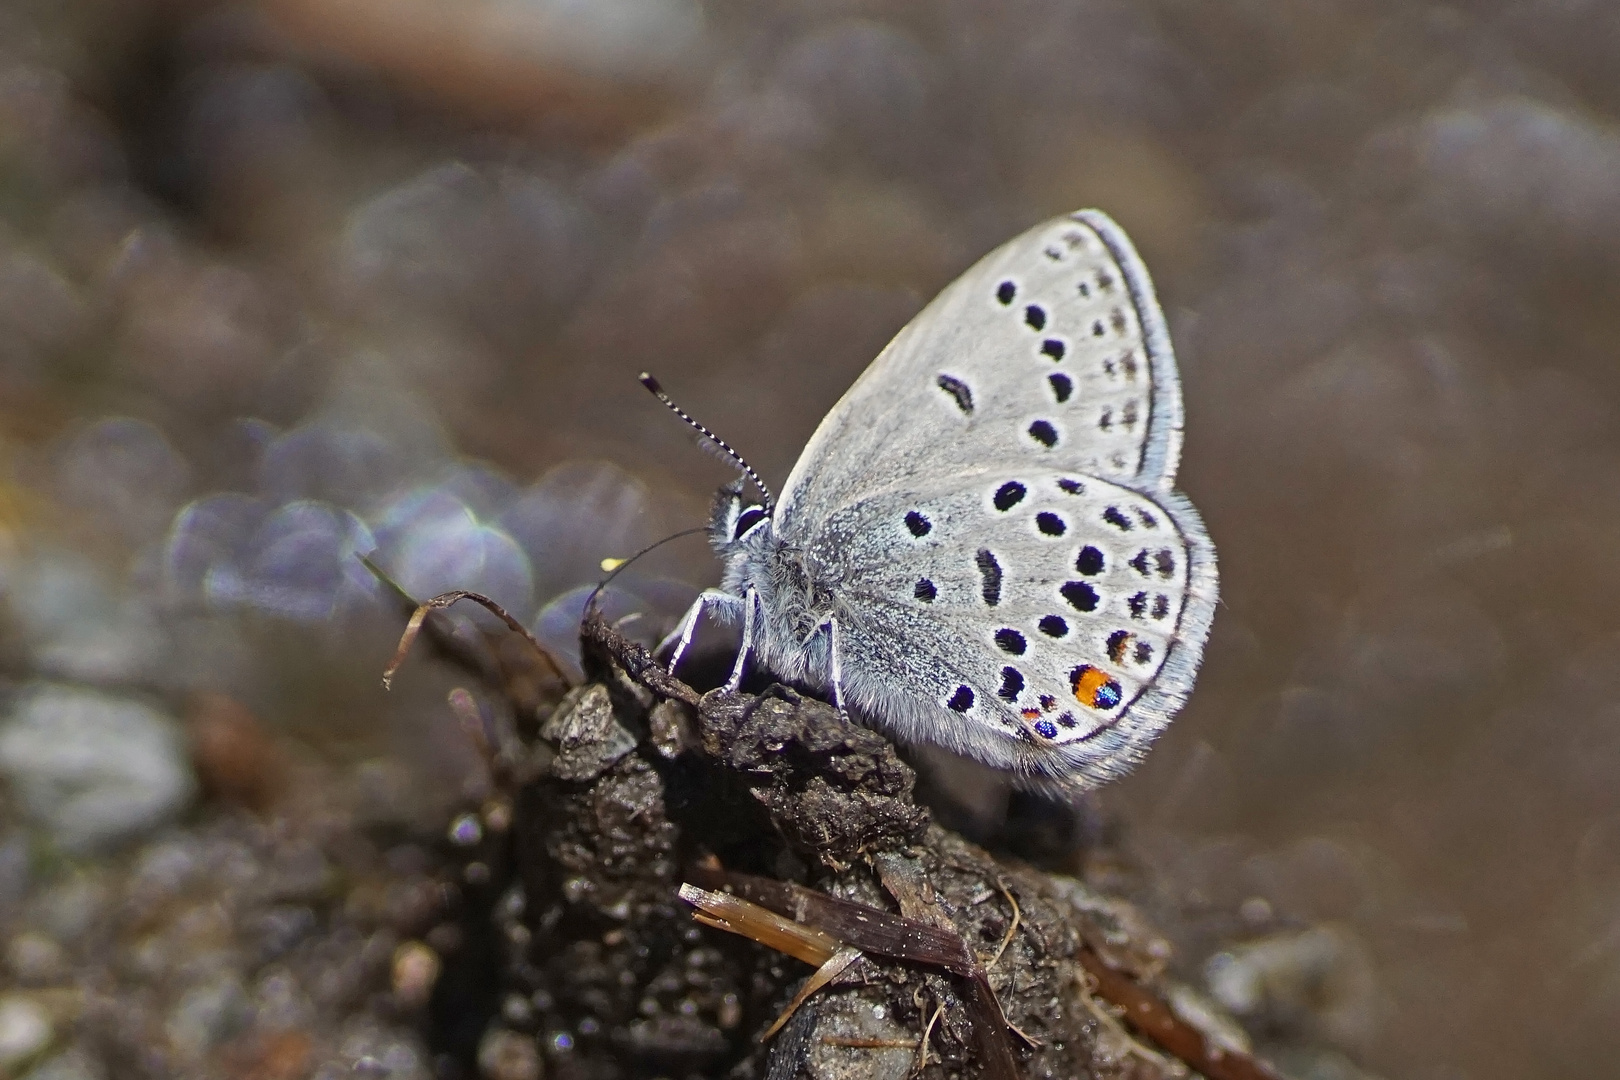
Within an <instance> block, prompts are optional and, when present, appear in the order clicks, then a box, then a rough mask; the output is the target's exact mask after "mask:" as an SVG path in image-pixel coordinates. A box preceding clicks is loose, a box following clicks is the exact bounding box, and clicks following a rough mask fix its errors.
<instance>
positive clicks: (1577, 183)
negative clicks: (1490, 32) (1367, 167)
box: [1409, 98, 1620, 259]
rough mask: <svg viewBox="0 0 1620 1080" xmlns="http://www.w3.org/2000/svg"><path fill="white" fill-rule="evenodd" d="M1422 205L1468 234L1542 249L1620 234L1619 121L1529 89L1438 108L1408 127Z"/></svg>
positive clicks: (1584, 244) (1582, 247) (1574, 251)
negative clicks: (1523, 94) (1531, 94)
mask: <svg viewBox="0 0 1620 1080" xmlns="http://www.w3.org/2000/svg"><path fill="white" fill-rule="evenodd" d="M1409 138H1410V146H1411V149H1412V151H1413V152H1414V154H1415V156H1416V164H1417V168H1418V169H1419V170H1420V171H1419V173H1418V175H1417V178H1416V179H1417V181H1418V184H1419V193H1420V197H1421V198H1422V199H1423V204H1422V212H1423V214H1424V216H1425V217H1426V218H1428V219H1430V220H1433V221H1436V222H1439V223H1441V224H1442V225H1444V226H1445V227H1448V228H1450V229H1453V230H1456V231H1457V232H1458V233H1461V234H1462V235H1465V236H1485V237H1496V238H1502V239H1508V240H1510V241H1512V242H1514V243H1515V244H1517V245H1519V246H1521V247H1522V248H1523V249H1524V250H1526V251H1530V252H1534V253H1536V254H1539V255H1543V256H1548V257H1554V258H1557V257H1569V256H1571V255H1598V256H1600V257H1601V256H1605V255H1607V256H1608V257H1609V258H1611V259H1612V253H1613V250H1614V245H1615V241H1616V238H1617V237H1620V224H1617V223H1620V189H1617V188H1616V186H1615V184H1614V182H1613V178H1614V176H1615V174H1616V172H1617V171H1620V127H1617V126H1616V125H1615V124H1614V123H1613V122H1609V123H1603V122H1600V121H1598V120H1597V119H1596V118H1593V117H1590V116H1585V115H1582V114H1580V113H1578V112H1575V111H1572V110H1570V109H1567V108H1559V107H1556V106H1554V105H1552V104H1549V103H1547V102H1542V101H1536V100H1534V99H1530V98H1505V99H1502V100H1499V101H1491V102H1486V103H1483V104H1480V105H1476V106H1473V107H1469V108H1451V109H1439V110H1436V111H1434V112H1433V113H1431V114H1429V115H1428V116H1426V117H1425V118H1424V119H1423V120H1422V121H1421V122H1420V123H1418V124H1417V126H1416V127H1415V128H1413V129H1412V130H1411V131H1410V134H1409Z"/></svg>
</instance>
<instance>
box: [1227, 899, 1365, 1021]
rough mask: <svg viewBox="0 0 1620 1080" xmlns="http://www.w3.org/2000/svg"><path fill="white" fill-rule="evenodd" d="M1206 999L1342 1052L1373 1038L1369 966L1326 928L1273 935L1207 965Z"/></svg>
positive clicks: (1340, 931) (1348, 937)
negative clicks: (1323, 1039) (1340, 1049)
mask: <svg viewBox="0 0 1620 1080" xmlns="http://www.w3.org/2000/svg"><path fill="white" fill-rule="evenodd" d="M1204 980H1205V982H1206V983H1207V984H1208V986H1209V991H1210V994H1211V995H1212V996H1213V997H1214V998H1215V1000H1216V1001H1217V1002H1219V1003H1220V1004H1221V1005H1222V1006H1224V1007H1225V1008H1226V1009H1228V1010H1230V1011H1231V1012H1233V1013H1235V1014H1236V1015H1237V1016H1239V1017H1241V1018H1244V1019H1246V1020H1251V1021H1260V1022H1263V1023H1267V1024H1270V1025H1273V1026H1275V1027H1281V1028H1284V1029H1292V1030H1295V1031H1305V1032H1308V1033H1309V1034H1311V1035H1312V1036H1314V1037H1317V1038H1325V1039H1327V1040H1329V1041H1330V1042H1331V1043H1333V1044H1335V1045H1337V1046H1340V1047H1344V1048H1347V1049H1355V1048H1358V1047H1361V1046H1364V1045H1366V1044H1367V1043H1368V1041H1369V1040H1370V1039H1371V1038H1372V1036H1373V1035H1374V1033H1375V1030H1376V1026H1377V1024H1378V1021H1379V1019H1380V1017H1379V990H1378V985H1377V976H1376V974H1375V973H1374V971H1373V967H1372V960H1371V958H1370V957H1369V956H1368V955H1367V951H1366V947H1365V946H1364V945H1362V943H1361V941H1360V939H1358V938H1357V937H1356V936H1355V935H1354V934H1353V933H1352V932H1351V931H1350V930H1348V929H1347V928H1345V927H1343V926H1337V925H1330V926H1323V927H1316V928H1312V929H1310V930H1303V931H1288V932H1283V933H1277V934H1271V935H1269V936H1267V937H1263V938H1260V939H1258V940H1256V941H1251V942H1247V943H1245V944H1242V945H1238V946H1235V947H1233V948H1230V949H1227V950H1226V951H1225V952H1221V953H1217V954H1216V955H1215V956H1212V957H1210V958H1209V960H1207V961H1206V962H1205V964H1204Z"/></svg>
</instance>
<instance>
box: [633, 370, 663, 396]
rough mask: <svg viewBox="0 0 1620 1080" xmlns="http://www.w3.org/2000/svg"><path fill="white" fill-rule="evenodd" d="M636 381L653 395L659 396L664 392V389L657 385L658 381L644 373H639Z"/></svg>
mask: <svg viewBox="0 0 1620 1080" xmlns="http://www.w3.org/2000/svg"><path fill="white" fill-rule="evenodd" d="M637 381H638V382H640V383H641V385H642V386H645V387H646V388H647V389H649V390H651V391H652V392H653V393H655V394H661V393H663V391H664V388H663V387H662V386H659V385H658V380H657V379H655V378H653V377H652V376H651V375H649V374H647V373H646V372H645V371H643V372H642V373H641V375H640V376H639V377H638V379H637Z"/></svg>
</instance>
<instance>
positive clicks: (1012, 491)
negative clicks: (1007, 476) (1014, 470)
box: [995, 480, 1026, 513]
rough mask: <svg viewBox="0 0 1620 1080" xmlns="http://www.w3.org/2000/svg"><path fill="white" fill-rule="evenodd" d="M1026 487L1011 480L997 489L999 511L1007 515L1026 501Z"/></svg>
mask: <svg viewBox="0 0 1620 1080" xmlns="http://www.w3.org/2000/svg"><path fill="white" fill-rule="evenodd" d="M1025 490H1026V489H1025V487H1024V485H1023V484H1020V483H1019V482H1018V481H1016V480H1009V481H1007V482H1006V483H1005V484H1002V485H1001V486H1000V487H998V488H996V495H995V506H996V509H997V510H1000V511H1001V512H1002V513H1006V512H1007V511H1008V510H1011V509H1012V508H1013V507H1015V506H1017V505H1018V504H1019V503H1021V502H1023V501H1024V493H1025Z"/></svg>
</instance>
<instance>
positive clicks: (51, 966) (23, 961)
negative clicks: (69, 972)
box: [6, 931, 67, 986]
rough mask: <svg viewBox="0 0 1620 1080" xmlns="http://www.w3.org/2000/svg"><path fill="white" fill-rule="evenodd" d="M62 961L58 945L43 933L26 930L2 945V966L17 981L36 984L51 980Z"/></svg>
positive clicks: (63, 965) (61, 968)
mask: <svg viewBox="0 0 1620 1080" xmlns="http://www.w3.org/2000/svg"><path fill="white" fill-rule="evenodd" d="M66 963H67V958H66V956H65V955H64V954H63V952H62V946H60V945H58V944H57V943H56V941H55V940H54V939H52V938H50V937H48V936H46V935H45V934H41V933H37V932H34V931H26V932H24V933H21V934H18V935H17V936H16V937H14V938H12V939H11V941H10V943H8V944H7V945H6V967H7V968H9V969H10V970H11V974H12V975H13V977H15V978H16V980H17V981H18V982H19V983H24V984H27V985H31V986H40V985H46V984H49V983H52V982H55V981H57V980H58V979H60V978H61V977H62V974H63V972H64V971H65V970H66Z"/></svg>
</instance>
